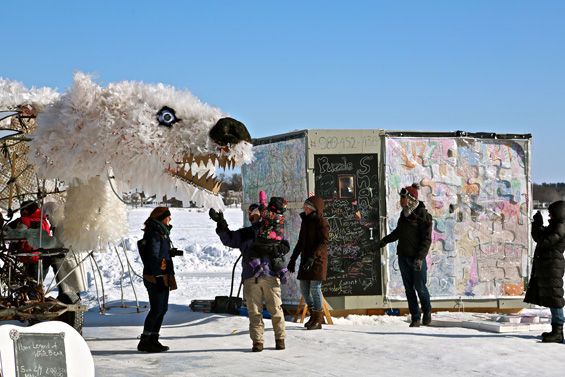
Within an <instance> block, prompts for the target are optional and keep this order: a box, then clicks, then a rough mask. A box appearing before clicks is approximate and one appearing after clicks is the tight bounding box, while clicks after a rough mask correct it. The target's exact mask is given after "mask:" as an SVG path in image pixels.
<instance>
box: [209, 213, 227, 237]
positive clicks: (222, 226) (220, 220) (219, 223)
mask: <svg viewBox="0 0 565 377" xmlns="http://www.w3.org/2000/svg"><path fill="white" fill-rule="evenodd" d="M208 215H209V216H210V218H211V219H212V220H213V221H215V222H216V233H217V232H223V231H225V230H227V229H228V223H227V222H226V219H224V214H223V213H222V211H216V210H215V209H214V208H210V210H209V211H208Z"/></svg>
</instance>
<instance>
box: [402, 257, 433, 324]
mask: <svg viewBox="0 0 565 377" xmlns="http://www.w3.org/2000/svg"><path fill="white" fill-rule="evenodd" d="M415 260H416V258H414V257H404V256H401V255H399V256H398V266H399V267H400V274H401V275H402V283H403V284H404V290H405V291H406V299H407V300H408V309H409V310H410V315H412V320H413V321H416V320H420V318H421V316H422V313H421V312H420V307H419V306H418V298H420V302H421V304H422V311H423V312H425V313H431V311H432V304H431V303H430V293H429V292H428V288H427V287H426V282H427V272H428V266H427V265H426V261H425V260H424V261H423V263H422V270H421V271H416V270H415V269H414V261H415ZM416 293H417V294H418V297H416Z"/></svg>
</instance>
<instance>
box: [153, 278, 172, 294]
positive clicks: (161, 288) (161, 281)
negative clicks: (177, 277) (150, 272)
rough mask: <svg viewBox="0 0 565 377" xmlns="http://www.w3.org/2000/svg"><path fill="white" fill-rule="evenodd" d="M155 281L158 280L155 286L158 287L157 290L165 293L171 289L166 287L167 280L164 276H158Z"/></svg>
mask: <svg viewBox="0 0 565 377" xmlns="http://www.w3.org/2000/svg"><path fill="white" fill-rule="evenodd" d="M155 280H156V282H155V285H156V286H157V290H158V291H159V292H163V291H166V290H167V289H169V287H167V286H166V285H165V280H164V279H163V276H156V277H155Z"/></svg>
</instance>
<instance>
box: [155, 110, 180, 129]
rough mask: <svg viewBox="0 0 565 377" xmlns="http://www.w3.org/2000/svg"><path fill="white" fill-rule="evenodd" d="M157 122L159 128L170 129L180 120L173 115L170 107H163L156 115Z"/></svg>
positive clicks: (173, 112)
mask: <svg viewBox="0 0 565 377" xmlns="http://www.w3.org/2000/svg"><path fill="white" fill-rule="evenodd" d="M157 120H158V121H159V125H160V126H166V127H172V126H173V124H174V123H176V122H178V121H179V120H180V119H178V118H177V116H176V115H175V110H174V109H171V108H170V107H167V106H164V107H163V108H162V109H161V110H159V112H158V113H157Z"/></svg>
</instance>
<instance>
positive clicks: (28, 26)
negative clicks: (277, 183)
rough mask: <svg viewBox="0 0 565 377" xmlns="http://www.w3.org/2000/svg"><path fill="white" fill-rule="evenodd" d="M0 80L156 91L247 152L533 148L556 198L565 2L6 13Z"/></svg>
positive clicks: (563, 107) (47, 6) (167, 6)
mask: <svg viewBox="0 0 565 377" xmlns="http://www.w3.org/2000/svg"><path fill="white" fill-rule="evenodd" d="M2 13H3V20H2V21H3V22H2V32H1V35H2V40H3V42H4V43H3V47H2V50H1V52H0V58H1V60H0V61H1V63H0V67H1V69H0V76H2V77H5V78H9V79H14V80H18V81H21V82H23V83H24V84H25V85H27V86H51V87H55V88H57V89H58V90H59V91H64V90H65V89H66V88H67V87H68V86H69V85H70V84H71V80H72V75H73V72H74V71H76V70H81V71H85V72H89V73H94V74H95V75H96V77H97V78H98V79H97V80H98V81H99V82H100V83H101V84H106V83H109V82H113V81H120V80H138V81H145V82H164V83H167V84H171V85H174V86H176V87H178V88H182V89H188V90H190V91H192V92H193V93H194V94H195V95H197V96H198V97H199V98H200V99H202V100H203V101H205V102H208V103H210V104H212V105H214V106H217V107H219V108H221V109H222V110H224V111H225V112H227V113H229V114H230V115H232V116H234V117H236V118H238V119H239V120H241V121H243V122H244V123H245V124H246V125H247V126H248V128H249V130H250V132H251V134H252V135H253V136H254V137H261V136H267V135H272V134H278V133H284V132H288V131H292V130H296V129H304V128H383V129H390V130H398V129H405V130H416V131H456V130H465V131H472V132H482V131H485V132H487V131H488V132H497V133H531V134H532V135H533V144H532V151H533V153H532V156H531V161H532V178H533V181H534V182H536V183H541V182H565V168H564V167H563V162H562V161H564V160H565V158H564V157H562V156H563V154H562V153H561V152H562V150H563V148H564V146H565V126H564V123H565V1H543V0H540V1H520V0H513V1H512V0H500V1H498V0H473V1H471V0H469V1H454V0H449V1H448V0H445V1H376V0H374V1H353V0H352V1H339V2H338V1H328V0H326V1H276V2H275V1H235V0H233V1H213V0H208V1H160V2H157V1H143V0H137V1H67V0H65V1H39V0H38V1H12V0H10V1H3V2H2Z"/></svg>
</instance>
